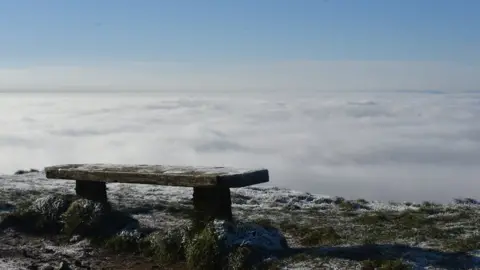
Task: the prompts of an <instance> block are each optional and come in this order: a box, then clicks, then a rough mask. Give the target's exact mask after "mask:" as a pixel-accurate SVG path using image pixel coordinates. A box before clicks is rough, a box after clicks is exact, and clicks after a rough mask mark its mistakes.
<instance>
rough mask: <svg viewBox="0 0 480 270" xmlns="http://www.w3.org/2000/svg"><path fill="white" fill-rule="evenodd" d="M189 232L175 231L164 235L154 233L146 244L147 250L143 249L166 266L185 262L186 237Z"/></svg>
mask: <svg viewBox="0 0 480 270" xmlns="http://www.w3.org/2000/svg"><path fill="white" fill-rule="evenodd" d="M186 233H187V232H186V231H185V232H182V231H180V230H174V231H171V232H167V233H166V234H164V233H159V232H158V233H152V234H151V235H150V236H149V237H148V239H147V240H146V243H147V244H148V246H146V247H147V248H146V249H145V248H143V250H144V253H145V251H149V252H150V255H151V256H152V257H153V258H155V259H157V260H158V261H160V262H161V263H164V264H170V263H176V262H178V261H184V260H185V245H184V241H183V239H184V237H186V236H185V234H186Z"/></svg>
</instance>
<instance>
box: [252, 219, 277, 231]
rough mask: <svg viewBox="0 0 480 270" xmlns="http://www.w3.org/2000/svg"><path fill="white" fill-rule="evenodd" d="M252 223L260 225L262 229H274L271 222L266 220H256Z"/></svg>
mask: <svg viewBox="0 0 480 270" xmlns="http://www.w3.org/2000/svg"><path fill="white" fill-rule="evenodd" d="M252 222H253V223H255V224H257V225H260V226H262V227H264V228H267V229H268V228H275V225H274V224H273V221H272V220H270V219H268V218H258V219H255V220H253V221H252Z"/></svg>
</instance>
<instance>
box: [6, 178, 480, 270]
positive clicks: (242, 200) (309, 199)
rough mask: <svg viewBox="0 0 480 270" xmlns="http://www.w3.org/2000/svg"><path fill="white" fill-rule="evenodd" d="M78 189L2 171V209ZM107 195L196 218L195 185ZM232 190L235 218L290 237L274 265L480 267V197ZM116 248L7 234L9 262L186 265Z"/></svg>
mask: <svg viewBox="0 0 480 270" xmlns="http://www.w3.org/2000/svg"><path fill="white" fill-rule="evenodd" d="M73 190H74V182H73V181H59V180H56V181H53V180H47V179H45V176H44V174H43V173H42V172H32V173H25V174H21V175H3V176H0V216H1V218H2V219H3V220H4V219H5V217H6V216H8V215H9V214H10V213H12V212H14V211H16V210H15V209H16V208H19V207H20V206H21V205H25V203H26V202H31V201H33V200H34V199H36V198H40V197H42V196H45V195H51V194H67V193H70V194H73V193H74V191H73ZM108 193H109V199H110V200H111V203H112V206H113V208H114V209H116V210H118V211H121V212H122V213H126V214H128V215H130V216H131V217H133V218H134V219H136V220H138V222H139V224H140V226H141V227H144V228H153V229H155V230H160V231H162V232H168V231H170V230H172V229H175V228H178V227H179V226H181V225H182V224H186V223H188V221H189V216H190V213H191V210H192V205H191V201H190V199H191V196H192V191H191V190H190V189H188V188H174V187H156V186H146V185H143V186H142V185H125V184H109V185H108ZM232 196H233V197H232V200H233V211H234V215H235V217H236V218H237V220H241V221H245V222H253V223H256V224H260V225H262V226H264V227H265V228H269V227H275V228H278V229H279V230H280V232H282V233H283V234H284V236H285V237H286V240H287V242H288V246H289V247H288V248H286V249H285V250H284V251H283V252H277V253H276V254H273V255H272V256H271V257H272V258H271V260H270V263H269V266H268V267H269V269H375V268H378V269H480V230H479V228H480V226H479V225H478V224H480V204H479V203H478V202H477V201H475V200H472V199H463V200H454V201H452V203H450V204H442V205H440V204H435V203H430V202H420V203H409V202H401V203H400V202H389V203H380V202H368V201H366V200H362V199H358V200H345V199H342V198H339V197H325V196H317V195H312V194H308V193H301V192H295V191H291V190H284V189H278V188H242V189H235V190H232ZM118 250H119V249H118V247H117V248H113V249H112V248H111V247H110V248H106V247H105V246H101V247H100V246H98V245H94V244H92V243H90V242H89V241H88V240H82V239H68V240H67V241H65V239H63V238H62V237H60V236H58V235H50V236H42V237H39V236H28V235H26V234H24V233H19V232H18V231H16V230H14V229H12V228H7V229H4V230H3V231H2V232H0V268H1V269H60V266H62V267H64V268H62V269H68V268H66V267H67V265H68V266H69V267H70V268H71V269H168V268H170V269H186V264H185V263H184V262H182V261H179V262H175V263H170V264H159V263H158V261H156V260H155V259H154V258H152V257H148V256H147V257H146V256H145V255H143V254H134V253H132V252H122V253H119V252H118ZM122 251H123V250H122Z"/></svg>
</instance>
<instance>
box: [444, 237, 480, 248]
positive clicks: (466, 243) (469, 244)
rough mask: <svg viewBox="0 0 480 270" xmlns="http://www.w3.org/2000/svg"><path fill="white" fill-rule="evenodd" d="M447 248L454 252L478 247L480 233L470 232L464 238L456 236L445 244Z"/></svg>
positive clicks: (479, 244) (479, 245)
mask: <svg viewBox="0 0 480 270" xmlns="http://www.w3.org/2000/svg"><path fill="white" fill-rule="evenodd" d="M447 248H448V249H449V250H451V251H454V252H469V251H472V250H477V249H480V234H472V235H469V236H467V237H464V238H456V239H455V240H452V241H450V242H449V243H448V244H447Z"/></svg>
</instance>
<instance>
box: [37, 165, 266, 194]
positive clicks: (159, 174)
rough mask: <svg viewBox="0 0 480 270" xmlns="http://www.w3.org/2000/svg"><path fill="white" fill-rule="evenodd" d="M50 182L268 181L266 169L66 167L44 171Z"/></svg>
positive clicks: (240, 184)
mask: <svg viewBox="0 0 480 270" xmlns="http://www.w3.org/2000/svg"><path fill="white" fill-rule="evenodd" d="M45 174H46V176H47V178H50V179H71V180H77V181H96V182H107V183H130V184H150V185H168V186H183V187H213V186H221V187H228V188H237V187H246V186H250V185H255V184H260V183H265V182H268V181H269V175H268V170H266V169H234V168H228V167H191V166H164V165H118V164H67V165H58V166H51V167H46V168H45Z"/></svg>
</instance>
